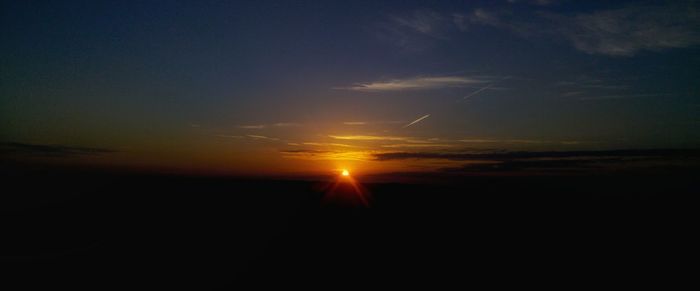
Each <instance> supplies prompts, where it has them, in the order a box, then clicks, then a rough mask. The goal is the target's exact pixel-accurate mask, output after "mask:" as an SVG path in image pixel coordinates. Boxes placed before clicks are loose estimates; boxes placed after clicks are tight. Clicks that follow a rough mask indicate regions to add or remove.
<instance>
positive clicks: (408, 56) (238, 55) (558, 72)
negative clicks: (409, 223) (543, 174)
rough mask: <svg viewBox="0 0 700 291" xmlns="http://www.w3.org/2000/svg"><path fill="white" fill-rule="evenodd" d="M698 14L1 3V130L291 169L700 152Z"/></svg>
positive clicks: (469, 5)
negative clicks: (578, 153) (602, 152)
mask: <svg viewBox="0 0 700 291" xmlns="http://www.w3.org/2000/svg"><path fill="white" fill-rule="evenodd" d="M699 11H700V10H698V4H697V1H668V2H667V1H631V2H625V1H614V2H610V1H601V2H597V1H555V0H551V1H543V0H540V1H526V0H520V1H518V0H512V1H436V3H429V2H425V1H3V2H2V4H0V129H1V132H0V134H1V135H0V138H1V139H2V140H4V141H6V142H7V141H12V142H22V143H30V144H62V145H71V146H82V147H99V148H109V149H115V150H116V151H118V152H120V153H122V156H123V157H122V158H120V161H128V160H134V161H139V163H142V164H145V165H149V166H154V165H158V166H165V167H170V166H172V167H187V166H190V165H193V164H194V165H195V166H198V167H202V168H206V167H219V168H226V167H227V166H226V165H230V164H236V163H256V164H260V165H259V167H258V168H257V169H258V170H260V171H268V172H275V171H277V170H279V171H291V170H289V169H291V168H293V166H292V165H287V166H278V165H280V164H285V163H286V162H280V161H283V160H284V161H286V160H288V159H287V158H289V156H288V155H289V153H291V152H292V150H296V151H297V152H301V150H303V151H305V153H316V154H317V156H314V157H313V158H311V157H310V156H311V154H308V155H306V156H305V157H304V158H306V160H315V161H316V160H324V159H327V160H334V161H337V160H344V159H345V160H348V161H356V162H357V161H364V158H363V157H365V155H366V154H367V153H374V152H384V151H391V150H408V149H410V150H417V149H419V148H420V149H421V150H431V151H447V150H457V149H464V148H488V149H502V150H516V149H524V148H527V149H540V150H544V149H547V150H551V149H554V150H559V149H610V148H652V147H674V148H688V147H697V146H698V145H699V143H700V131H699V130H698V129H699V128H698V125H699V124H700V119H698V116H699V115H698V111H699V110H700V100H698V93H699V92H700V85H698V84H699V83H698V82H697V80H698V76H700V75H699V73H700V72H699V70H700V69H698V68H700V55H699V54H698V52H699V50H698V44H699V43H700V34H699V33H700V32H699V31H698V27H700V14H699V13H698V12H699ZM426 115H428V117H426V118H424V119H422V120H420V121H419V122H417V123H415V124H412V125H410V126H406V125H407V124H409V123H411V122H412V121H414V120H417V119H419V118H421V117H425V116H426ZM350 149H352V150H350ZM312 150H313V151H315V152H313V151H312ZM322 152H323V153H325V154H328V153H333V154H349V155H351V156H341V157H338V156H323V155H321V154H320V153H322ZM285 153H287V154H286V155H285ZM144 157H149V158H144ZM251 157H256V158H255V159H253V158H251ZM292 158H299V157H292ZM222 161H223V162H222ZM134 163H136V162H134ZM287 164H288V163H287ZM402 166H406V165H405V164H404V165H402ZM318 167H321V166H318ZM397 167H398V166H397ZM377 168H381V167H377Z"/></svg>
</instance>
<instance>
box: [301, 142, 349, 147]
mask: <svg viewBox="0 0 700 291" xmlns="http://www.w3.org/2000/svg"><path fill="white" fill-rule="evenodd" d="M302 144H303V145H309V146H319V147H345V148H349V147H355V146H354V145H349V144H343V143H332V142H304V143H302Z"/></svg>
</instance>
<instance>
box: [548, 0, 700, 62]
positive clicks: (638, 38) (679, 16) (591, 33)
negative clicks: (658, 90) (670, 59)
mask: <svg viewBox="0 0 700 291" xmlns="http://www.w3.org/2000/svg"><path fill="white" fill-rule="evenodd" d="M698 12H699V11H698V9H697V6H696V5H694V4H689V5H682V4H678V3H671V4H668V5H659V6H629V7H625V8H620V9H615V10H604V11H596V12H593V13H588V14H579V15H576V16H574V17H566V16H562V15H549V17H550V19H553V20H555V21H556V24H557V25H558V26H557V30H556V31H557V32H558V33H560V34H561V35H562V36H564V37H565V38H567V39H568V40H569V41H570V42H571V44H572V45H573V46H574V47H575V48H576V49H578V50H580V51H582V52H585V53H589V54H602V55H609V56H633V55H635V54H637V53H639V52H641V51H660V50H664V49H670V48H683V47H689V46H692V45H696V44H698V43H700V33H699V32H698V29H697V27H700V14H699V13H698Z"/></svg>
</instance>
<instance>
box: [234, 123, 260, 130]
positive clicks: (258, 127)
mask: <svg viewBox="0 0 700 291" xmlns="http://www.w3.org/2000/svg"><path fill="white" fill-rule="evenodd" d="M265 127H266V126H265V125H264V124H253V125H239V126H238V128H242V129H263V128H265Z"/></svg>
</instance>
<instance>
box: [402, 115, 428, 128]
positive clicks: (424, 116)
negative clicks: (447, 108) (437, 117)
mask: <svg viewBox="0 0 700 291" xmlns="http://www.w3.org/2000/svg"><path fill="white" fill-rule="evenodd" d="M428 117H430V114H426V115H423V116H422V117H421V118H418V119H416V120H414V121H413V122H411V123H409V124H406V125H404V126H403V127H402V128H406V127H409V126H411V125H414V124H416V123H418V122H420V121H421V120H423V119H426V118H428Z"/></svg>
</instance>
